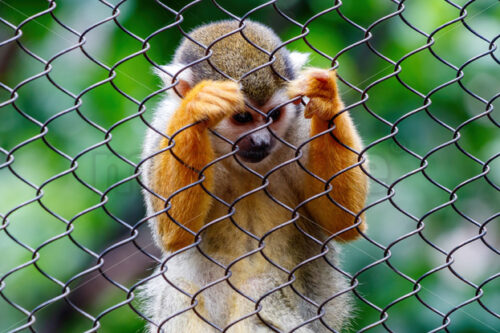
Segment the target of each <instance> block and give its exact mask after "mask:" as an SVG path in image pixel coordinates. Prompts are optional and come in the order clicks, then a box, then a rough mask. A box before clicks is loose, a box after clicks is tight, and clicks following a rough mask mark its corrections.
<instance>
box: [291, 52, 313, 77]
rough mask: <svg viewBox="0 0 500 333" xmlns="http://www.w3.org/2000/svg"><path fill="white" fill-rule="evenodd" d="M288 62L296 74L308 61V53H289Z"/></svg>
mask: <svg viewBox="0 0 500 333" xmlns="http://www.w3.org/2000/svg"><path fill="white" fill-rule="evenodd" d="M290 60H291V62H292V67H293V71H294V72H295V73H298V72H300V70H301V69H302V67H304V65H305V64H307V62H308V61H309V53H301V52H297V51H293V52H290Z"/></svg>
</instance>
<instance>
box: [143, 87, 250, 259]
mask: <svg viewBox="0 0 500 333" xmlns="http://www.w3.org/2000/svg"><path fill="white" fill-rule="evenodd" d="M243 108H244V101H243V95H242V93H241V92H240V90H239V87H238V85H237V84H236V83H234V82H231V81H202V82H200V83H199V84H197V85H196V86H195V87H194V88H193V89H191V90H190V91H189V92H187V94H186V96H185V98H184V99H183V100H182V102H181V104H180V106H179V108H178V109H177V110H176V112H175V114H174V115H173V116H172V119H171V120H170V122H169V124H168V126H167V129H166V133H167V135H168V136H172V135H173V134H174V133H175V132H176V131H178V130H180V129H181V128H183V127H184V126H187V125H189V124H193V123H195V122H197V121H202V122H201V123H199V124H197V125H195V126H192V127H189V128H187V129H185V130H183V131H182V132H180V133H179V134H177V135H176V136H175V137H174V138H173V142H175V146H174V147H173V148H171V149H169V150H167V151H165V152H163V153H161V154H160V155H159V156H158V157H157V159H155V161H154V171H153V175H154V176H153V179H154V182H153V184H152V190H153V191H154V192H156V193H157V194H159V195H161V196H162V197H163V198H165V199H167V198H168V197H169V196H170V195H171V194H172V193H174V192H175V191H177V190H179V189H181V188H183V187H185V186H188V185H190V184H193V183H195V182H197V181H198V180H199V174H198V172H197V171H196V170H201V169H202V168H203V167H204V166H205V165H207V164H208V163H210V161H212V160H213V159H214V151H213V149H212V146H211V142H210V137H209V135H208V132H207V128H209V127H212V126H214V125H216V124H217V123H218V122H219V121H220V120H222V119H223V118H224V117H226V116H229V115H231V114H233V113H234V112H237V111H239V110H242V109H243ZM168 145H169V140H168V139H166V138H164V139H163V140H162V141H161V144H160V147H159V149H160V150H161V149H165V148H166V147H167V146H168ZM172 153H173V154H175V155H176V156H177V157H178V158H179V159H180V160H182V161H183V162H184V164H183V163H181V162H179V161H178V160H177V159H176V158H175V157H174V156H173V154H172ZM204 176H205V180H204V182H203V185H204V186H205V188H207V189H208V190H209V191H212V190H213V186H214V184H213V178H214V177H213V170H211V168H208V169H207V170H206V171H205V172H204ZM170 204H171V208H170V209H169V211H168V214H169V215H170V216H171V217H172V218H173V219H174V220H176V221H177V222H178V223H180V224H181V225H183V226H185V227H186V228H189V229H190V230H191V231H192V232H197V231H198V230H200V228H201V227H202V226H203V224H204V222H205V219H206V217H207V213H208V211H209V209H210V205H211V197H210V196H209V195H208V194H207V193H206V192H205V191H204V190H203V188H202V187H201V186H200V185H196V186H193V187H191V188H189V189H187V190H184V191H182V192H180V193H178V194H177V195H175V196H174V197H173V198H172V199H171V200H170ZM153 206H154V209H155V210H156V211H160V210H163V209H165V207H166V202H165V201H164V200H161V199H159V198H155V199H154V200H153ZM158 232H159V234H160V237H161V240H162V242H163V245H164V247H165V249H167V250H170V251H176V250H178V249H181V248H183V247H186V246H188V245H189V244H191V243H192V242H193V240H194V236H193V234H192V233H190V232H188V231H186V230H184V229H183V228H181V227H180V226H178V225H177V224H175V223H174V222H173V221H172V220H171V219H170V218H169V217H168V216H167V214H166V213H162V214H161V215H159V216H158Z"/></svg>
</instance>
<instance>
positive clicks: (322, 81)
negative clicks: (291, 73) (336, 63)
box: [288, 68, 343, 121]
mask: <svg viewBox="0 0 500 333" xmlns="http://www.w3.org/2000/svg"><path fill="white" fill-rule="evenodd" d="M336 79H337V75H336V73H335V72H334V71H328V70H324V69H318V68H310V69H307V70H305V71H304V72H303V73H301V75H300V76H299V78H298V79H297V80H294V81H292V82H290V84H289V86H288V95H289V96H290V98H295V97H297V96H307V97H308V98H309V103H307V106H306V109H305V110H304V117H306V118H312V116H313V115H316V116H317V117H318V118H320V119H322V120H324V121H329V120H330V119H332V118H333V117H334V116H335V115H336V114H337V112H338V111H339V110H340V109H341V108H342V107H343V105H342V101H341V100H340V97H339V95H338V90H337V80H336Z"/></svg>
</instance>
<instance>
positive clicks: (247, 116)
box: [233, 112, 253, 124]
mask: <svg viewBox="0 0 500 333" xmlns="http://www.w3.org/2000/svg"><path fill="white" fill-rule="evenodd" d="M233 119H234V120H235V121H236V122H238V123H241V124H245V123H249V122H251V121H253V117H252V114H251V113H250V112H240V113H237V114H235V115H234V116H233Z"/></svg>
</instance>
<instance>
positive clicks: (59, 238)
mask: <svg viewBox="0 0 500 333" xmlns="http://www.w3.org/2000/svg"><path fill="white" fill-rule="evenodd" d="M499 18H500V5H499V3H498V1H493V0H491V1H490V0H470V1H454V2H452V1H447V0H446V1H445V0H443V1H442V0H439V1H437V0H436V1H410V0H408V1H404V0H401V1H389V0H363V1H344V2H341V1H319V0H313V1H300V0H295V1H277V0H271V1H267V2H264V1H260V2H258V3H257V2H242V3H237V2H234V1H215V0H211V1H208V0H207V1H203V0H198V1H184V0H176V1H159V0H156V1H153V0H148V1H146V0H143V1H139V0H135V1H134V0H121V1H111V0H110V1H103V0H100V1H97V0H95V1H94V0H92V1H90V0H89V1H77V0H58V1H50V0H49V1H41V0H38V1H35V0H29V1H28V0H25V1H6V0H0V217H1V222H2V223H1V224H0V253H1V257H0V258H1V260H0V296H1V298H0V331H1V332H27V331H31V332H97V331H101V332H137V331H139V330H142V329H143V327H144V325H145V323H147V322H152V321H151V318H148V317H147V316H146V315H145V314H144V313H143V312H142V311H143V307H142V305H141V301H140V300H139V299H138V297H137V292H138V289H140V288H141V286H143V285H144V284H145V283H146V282H147V281H148V280H149V279H150V278H151V274H152V268H154V267H156V266H158V265H163V266H165V264H166V263H167V264H166V266H168V259H167V261H166V260H165V258H162V254H161V253H160V251H159V250H158V249H157V248H156V246H155V244H154V241H153V239H152V237H151V235H150V230H149V229H148V226H147V222H148V220H149V219H151V216H147V215H146V213H145V211H144V207H143V202H142V199H141V197H140V191H141V189H142V187H143V186H144V185H143V184H142V183H141V181H140V173H141V171H140V166H141V165H142V164H143V163H144V160H141V158H140V151H141V145H142V142H143V140H144V135H145V131H146V130H147V128H150V127H151V125H150V123H151V117H152V110H153V109H154V108H155V107H156V106H157V104H158V102H159V101H160V100H161V98H162V96H164V94H165V89H161V88H160V87H159V85H160V84H159V80H158V78H156V77H155V75H154V74H153V69H154V68H159V66H160V65H163V64H165V63H168V62H169V60H170V59H171V57H172V55H173V51H174V50H175V48H176V47H177V45H178V44H179V42H180V41H181V39H182V38H183V37H184V36H186V35H187V32H189V31H190V30H192V29H193V28H194V27H196V26H199V25H200V24H202V23H206V22H212V21H215V20H220V19H231V20H234V21H237V22H240V23H241V26H242V27H244V26H245V20H247V19H252V20H254V21H259V22H262V23H265V24H267V25H269V26H271V27H272V28H273V29H274V30H275V31H276V32H277V33H278V34H279V35H280V37H281V38H282V40H283V41H284V42H283V43H282V45H280V47H279V48H282V47H286V48H288V49H290V50H299V51H301V52H309V53H311V57H310V59H311V60H310V64H311V65H313V66H315V67H321V68H333V69H336V70H337V73H338V78H339V85H340V86H339V88H340V91H341V95H342V99H343V100H344V102H345V105H346V110H349V112H350V114H351V115H352V117H353V118H354V120H355V122H356V123H357V126H358V129H359V132H360V134H361V136H362V138H363V140H364V143H365V149H364V150H363V151H362V152H361V155H360V158H364V157H365V156H368V157H369V159H370V171H369V172H368V171H366V170H365V171H366V172H367V173H368V176H369V178H370V183H371V184H370V196H369V198H368V201H367V204H366V206H365V208H364V209H363V211H364V212H365V214H366V218H367V222H368V225H369V229H368V231H367V232H366V233H364V234H363V237H362V238H361V239H360V240H358V241H356V242H351V243H345V244H342V245H336V246H339V247H341V248H342V252H343V253H342V264H341V265H340V266H341V268H342V269H340V268H339V267H337V266H332V269H338V270H339V271H340V272H341V273H342V274H343V275H345V276H346V277H347V279H348V282H349V287H348V288H347V289H346V290H345V291H344V292H345V293H349V294H351V295H352V296H353V299H354V301H355V308H356V313H355V315H354V319H353V321H352V323H351V325H350V328H348V329H346V330H348V331H349V330H350V331H359V332H364V331H373V332H379V331H380V332H386V331H387V332H443V331H444V332H499V331H500V306H499V305H500V279H499V276H500V261H499V257H498V255H499V254H500V251H499V244H500V242H499V241H500V237H499V235H500V230H499V225H498V222H499V212H498V208H499V207H500V205H499V203H500V195H499V190H500V185H499V184H500V173H499V172H498V167H499V161H500V160H499V159H498V156H499V147H500V141H499V140H500V139H499V138H500V136H499V135H498V128H499V123H498V120H497V115H495V106H497V107H496V109H497V110H498V103H499V101H500V99H499V96H500V66H499V64H500V54H499V51H498V47H497V44H498V39H499V38H500V19H499ZM268 55H269V57H270V60H271V59H272V57H273V52H271V53H270V54H268ZM304 144H306V143H304ZM228 158H233V157H232V156H229V157H228ZM292 163H294V161H292ZM259 177H262V179H263V184H264V183H265V180H266V178H267V175H259ZM264 190H265V186H263V187H262V188H258V189H256V190H255V191H264ZM252 193H253V192H252ZM250 194H251V193H248V194H246V195H250ZM267 195H269V196H270V198H269V200H272V199H273V198H272V196H271V195H270V194H269V193H267ZM242 232H244V231H242ZM257 252H258V251H257ZM318 255H320V256H321V255H323V254H321V253H318ZM235 262H237V260H235ZM232 264H234V263H232ZM217 283H228V277H227V276H226V277H225V278H223V279H221V281H218V282H217ZM229 285H230V284H229ZM210 287H211V286H207V287H206V288H210ZM332 296H333V295H332ZM256 309H257V307H256ZM257 312H258V310H257ZM199 316H200V317H202V316H201V315H200V314H199ZM320 317H321V314H320V313H318V318H315V319H318V320H319V319H320ZM205 320H206V319H205ZM207 321H208V320H207ZM152 324H153V325H156V326H160V323H155V322H152ZM264 324H265V322H264ZM214 327H216V329H217V330H218V331H231V330H230V328H229V327H218V326H216V325H214ZM297 329H298V328H297ZM269 330H270V331H271V330H272V328H271V327H269ZM329 330H330V331H334V330H333V329H331V328H329Z"/></svg>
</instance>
